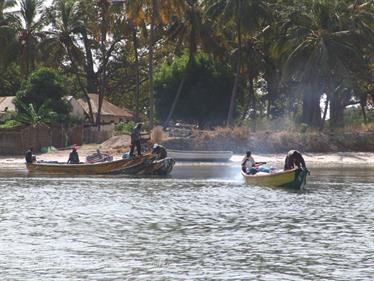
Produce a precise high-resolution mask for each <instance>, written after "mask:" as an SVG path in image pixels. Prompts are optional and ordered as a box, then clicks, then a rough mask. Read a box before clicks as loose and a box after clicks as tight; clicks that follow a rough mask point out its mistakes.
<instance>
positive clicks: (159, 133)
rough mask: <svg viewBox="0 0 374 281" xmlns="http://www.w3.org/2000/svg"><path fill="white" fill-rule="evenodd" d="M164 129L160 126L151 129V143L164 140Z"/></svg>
mask: <svg viewBox="0 0 374 281" xmlns="http://www.w3.org/2000/svg"><path fill="white" fill-rule="evenodd" d="M164 138H165V136H164V131H163V129H162V127H161V126H156V127H154V128H153V129H152V131H151V141H152V142H153V143H158V142H161V141H162V140H164Z"/></svg>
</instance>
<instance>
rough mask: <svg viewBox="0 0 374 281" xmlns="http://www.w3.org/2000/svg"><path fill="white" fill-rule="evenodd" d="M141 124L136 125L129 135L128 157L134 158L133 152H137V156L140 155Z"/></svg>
mask: <svg viewBox="0 0 374 281" xmlns="http://www.w3.org/2000/svg"><path fill="white" fill-rule="evenodd" d="M142 125H143V124H142V123H138V124H136V126H135V128H134V130H133V131H132V133H131V149H130V157H133V156H134V150H135V147H136V150H137V151H138V155H142V147H141V144H140V132H141V129H142Z"/></svg>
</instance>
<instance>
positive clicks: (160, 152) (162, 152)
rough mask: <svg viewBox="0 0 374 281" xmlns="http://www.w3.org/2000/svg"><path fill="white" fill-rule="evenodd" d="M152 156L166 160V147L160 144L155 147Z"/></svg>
mask: <svg viewBox="0 0 374 281" xmlns="http://www.w3.org/2000/svg"><path fill="white" fill-rule="evenodd" d="M152 154H156V155H157V160H161V159H165V158H166V157H167V156H168V153H167V152H166V149H165V147H163V146H162V145H160V144H158V143H155V144H154V145H153V149H152Z"/></svg>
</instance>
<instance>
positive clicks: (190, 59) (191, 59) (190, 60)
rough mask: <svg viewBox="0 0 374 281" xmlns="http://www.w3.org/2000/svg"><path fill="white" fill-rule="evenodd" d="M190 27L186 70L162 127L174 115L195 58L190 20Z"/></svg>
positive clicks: (193, 27) (193, 36)
mask: <svg viewBox="0 0 374 281" xmlns="http://www.w3.org/2000/svg"><path fill="white" fill-rule="evenodd" d="M191 9H192V12H191V13H192V15H195V11H194V9H195V6H194V4H192V7H191ZM190 25H191V33H190V36H189V39H190V40H189V56H188V62H187V65H186V69H185V72H184V74H183V78H182V80H181V82H180V83H179V86H178V91H177V94H176V95H175V98H174V100H173V103H172V105H171V108H170V111H169V114H168V116H167V118H166V120H165V123H164V127H167V126H168V125H169V122H170V120H171V117H172V116H173V113H174V110H175V107H176V105H177V103H178V100H179V97H180V95H181V93H182V90H183V86H184V83H185V82H186V80H187V77H188V75H189V73H190V72H191V69H192V65H193V62H194V57H195V53H196V48H197V47H196V45H197V44H196V30H195V25H194V21H193V20H191V22H190Z"/></svg>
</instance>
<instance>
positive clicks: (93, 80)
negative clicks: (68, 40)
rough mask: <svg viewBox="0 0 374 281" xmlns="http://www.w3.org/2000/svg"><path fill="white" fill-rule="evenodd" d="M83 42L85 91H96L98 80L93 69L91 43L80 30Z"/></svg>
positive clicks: (84, 32)
mask: <svg viewBox="0 0 374 281" xmlns="http://www.w3.org/2000/svg"><path fill="white" fill-rule="evenodd" d="M82 38H83V44H84V49H85V53H86V63H85V64H84V68H85V72H86V79H87V92H88V93H97V92H98V91H97V88H98V84H99V83H98V81H97V76H96V74H95V70H94V60H93V55H92V51H91V44H90V41H89V39H88V36H87V33H86V31H83V32H82Z"/></svg>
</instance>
